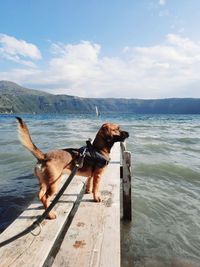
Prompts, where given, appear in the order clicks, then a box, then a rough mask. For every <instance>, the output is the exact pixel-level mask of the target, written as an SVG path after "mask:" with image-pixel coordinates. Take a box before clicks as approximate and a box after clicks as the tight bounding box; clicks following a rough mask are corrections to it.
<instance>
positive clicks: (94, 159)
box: [79, 141, 110, 169]
mask: <svg viewBox="0 0 200 267" xmlns="http://www.w3.org/2000/svg"><path fill="white" fill-rule="evenodd" d="M84 150H85V157H84V161H85V162H87V164H89V165H90V166H91V167H92V168H93V169H95V168H103V167H105V166H106V165H108V163H109V161H110V159H108V158H107V157H105V156H103V155H102V154H101V153H99V152H98V151H97V150H96V149H95V148H94V147H93V145H92V144H91V142H90V141H86V146H83V147H81V148H80V149H79V151H80V154H82V153H83V151H84Z"/></svg>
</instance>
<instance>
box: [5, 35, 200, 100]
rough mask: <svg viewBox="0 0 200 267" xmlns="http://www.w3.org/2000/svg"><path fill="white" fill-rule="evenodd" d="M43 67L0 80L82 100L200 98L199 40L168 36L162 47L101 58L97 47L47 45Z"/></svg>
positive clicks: (7, 74) (16, 71)
mask: <svg viewBox="0 0 200 267" xmlns="http://www.w3.org/2000/svg"><path fill="white" fill-rule="evenodd" d="M51 52H52V57H51V59H50V60H49V61H48V63H47V64H46V65H47V66H46V67H45V68H35V69H28V70H27V69H13V70H12V71H10V72H0V79H7V80H12V81H15V82H18V83H20V84H22V85H26V86H29V87H31V88H43V89H46V90H47V89H49V90H50V91H51V92H53V93H62V94H72V95H78V96H87V97H131V98H160V97H200V92H199V91H198V90H197V88H198V85H199V86H200V77H199V73H200V42H197V41H192V40H190V39H189V38H186V37H185V38H183V37H181V36H179V35H175V34H168V35H167V36H166V37H165V39H164V41H163V42H162V43H161V44H156V45H154V46H146V47H128V46H127V47H125V48H124V49H123V53H122V55H121V56H118V57H102V56H101V46H100V45H99V44H95V43H91V42H88V41H82V42H80V43H78V44H74V45H72V44H62V43H56V44H52V45H51Z"/></svg>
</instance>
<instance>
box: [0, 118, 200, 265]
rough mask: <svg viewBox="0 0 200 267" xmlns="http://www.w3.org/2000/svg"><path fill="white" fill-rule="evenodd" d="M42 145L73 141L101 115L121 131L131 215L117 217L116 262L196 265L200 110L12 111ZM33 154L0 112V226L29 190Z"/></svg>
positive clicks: (25, 201) (199, 261) (32, 189)
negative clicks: (118, 243) (186, 112)
mask: <svg viewBox="0 0 200 267" xmlns="http://www.w3.org/2000/svg"><path fill="white" fill-rule="evenodd" d="M20 116H21V117H22V118H23V119H24V120H25V122H26V123H27V124H28V127H29V129H30V132H31V136H32V139H33V141H34V143H35V144H36V145H37V146H38V147H39V148H40V149H41V150H42V151H44V152H45V151H47V150H49V149H54V148H65V147H81V146H83V145H85V141H86V140H87V139H88V138H94V136H95V134H96V132H97V130H98V129H99V127H100V126H101V124H102V123H104V122H114V123H118V124H120V125H121V127H122V128H123V129H125V130H126V131H128V132H129V134H130V137H129V138H128V140H127V142H126V146H127V150H129V151H130V152H131V153H132V217H133V218H132V221H131V222H123V221H121V244H122V245H121V246H122V248H121V251H122V267H186V266H187V267H189V266H190V267H197V266H198V267H199V266H200V115H137V114H110V115H104V114H101V116H100V117H98V118H97V117H95V116H94V115H87V114H86V115H85V114H66V115H56V114H46V115H20ZM35 162H36V160H35V158H34V157H33V156H32V155H31V154H30V153H29V152H28V151H27V150H26V149H24V147H22V145H21V144H20V142H19V140H18V135H17V123H16V120H15V115H14V114H10V115H8V114H6V115H0V231H1V232H2V231H3V230H4V229H5V228H6V227H7V226H8V225H9V224H10V223H11V222H12V221H13V220H14V219H15V218H16V217H17V216H18V215H19V214H20V213H21V212H22V211H23V210H24V209H25V208H26V206H27V205H29V204H30V202H31V200H32V199H33V198H34V197H35V196H36V194H37V191H38V181H37V179H36V178H35V177H34V175H33V167H34V164H35Z"/></svg>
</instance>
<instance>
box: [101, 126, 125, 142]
mask: <svg viewBox="0 0 200 267" xmlns="http://www.w3.org/2000/svg"><path fill="white" fill-rule="evenodd" d="M99 134H100V135H101V136H102V137H103V139H104V140H105V141H106V142H107V143H115V142H123V141H124V140H125V139H126V138H128V137H129V133H128V132H126V131H123V130H122V129H121V128H120V126H119V125H118V124H115V123H104V124H103V125H102V126H101V128H100V130H99Z"/></svg>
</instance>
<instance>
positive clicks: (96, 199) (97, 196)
mask: <svg viewBox="0 0 200 267" xmlns="http://www.w3.org/2000/svg"><path fill="white" fill-rule="evenodd" d="M101 200H102V199H101V196H100V195H95V196H94V201H95V202H101Z"/></svg>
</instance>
